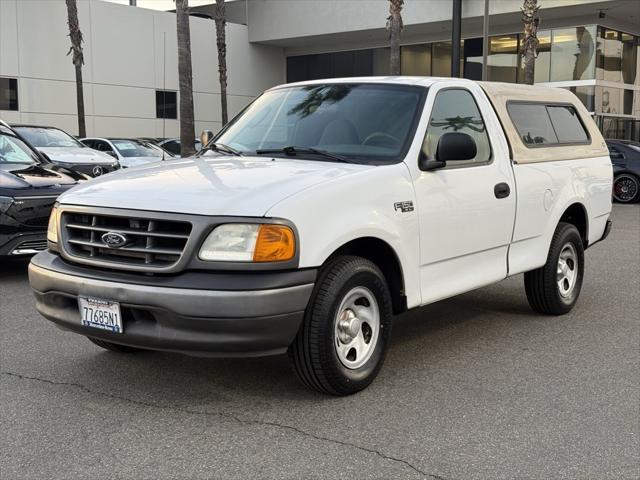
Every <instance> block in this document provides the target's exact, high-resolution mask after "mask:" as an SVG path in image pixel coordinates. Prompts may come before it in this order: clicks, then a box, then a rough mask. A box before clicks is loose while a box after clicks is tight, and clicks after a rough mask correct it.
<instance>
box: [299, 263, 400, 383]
mask: <svg viewBox="0 0 640 480" xmlns="http://www.w3.org/2000/svg"><path fill="white" fill-rule="evenodd" d="M356 312H357V315H356ZM392 316H393V312H392V306H391V295H390V293H389V287H388V286H387V282H386V280H385V277H384V275H383V273H382V272H381V271H380V269H379V268H378V267H377V266H376V265H375V264H374V263H372V262H370V261H369V260H366V259H364V258H361V257H356V256H341V257H337V258H336V259H335V260H333V261H331V262H330V263H329V264H328V265H327V266H326V267H325V268H324V269H323V271H322V272H321V274H320V276H319V278H318V282H317V283H316V287H315V288H314V292H313V294H312V295H311V299H310V301H309V305H308V306H307V310H306V311H305V316H304V321H303V323H302V325H301V327H300V330H299V331H298V334H297V336H296V338H295V340H294V341H293V343H292V344H291V346H290V347H289V358H290V359H291V362H292V364H293V367H294V370H295V372H296V375H297V376H298V378H299V379H300V380H301V381H302V382H303V383H304V384H305V385H307V386H308V387H310V388H312V389H315V390H318V391H320V392H323V393H327V394H331V395H351V394H353V393H356V392H359V391H360V390H363V389H364V388H366V387H367V386H368V385H369V384H370V383H371V382H372V381H373V380H374V378H375V377H376V375H377V374H378V372H379V371H380V368H381V367H382V363H383V361H384V356H385V353H386V349H387V344H388V341H389V335H390V333H391V323H392ZM367 340H368V341H367Z"/></svg>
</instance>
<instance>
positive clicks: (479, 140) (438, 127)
mask: <svg viewBox="0 0 640 480" xmlns="http://www.w3.org/2000/svg"><path fill="white" fill-rule="evenodd" d="M449 132H459V133H466V134H467V135H470V136H471V138H473V139H474V140H475V142H476V147H477V148H478V153H477V155H476V157H475V158H474V159H472V160H468V161H459V162H455V165H456V166H459V165H474V164H478V163H480V164H481V163H486V162H488V161H489V160H490V158H491V144H490V143H489V137H488V135H487V129H486V128H485V125H484V120H483V119H482V115H480V111H479V110H478V106H477V105H476V102H475V100H474V99H473V96H472V95H471V93H470V92H468V91H467V90H459V89H451V90H443V91H441V92H440V93H438V96H437V97H436V100H435V102H434V104H433V111H432V112H431V119H430V120H429V126H428V127H427V134H426V136H425V138H424V142H423V144H422V151H423V152H424V154H425V155H426V156H427V158H430V159H434V158H435V153H436V149H437V148H438V141H439V140H440V137H441V136H442V135H444V134H445V133H449Z"/></svg>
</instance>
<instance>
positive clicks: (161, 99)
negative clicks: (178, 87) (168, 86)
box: [156, 90, 178, 119]
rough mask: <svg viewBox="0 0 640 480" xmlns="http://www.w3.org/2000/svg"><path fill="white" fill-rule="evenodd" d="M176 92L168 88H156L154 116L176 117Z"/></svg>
mask: <svg viewBox="0 0 640 480" xmlns="http://www.w3.org/2000/svg"><path fill="white" fill-rule="evenodd" d="M177 105H178V94H177V93H176V92H171V91H168V90H156V118H173V119H176V118H178V108H177Z"/></svg>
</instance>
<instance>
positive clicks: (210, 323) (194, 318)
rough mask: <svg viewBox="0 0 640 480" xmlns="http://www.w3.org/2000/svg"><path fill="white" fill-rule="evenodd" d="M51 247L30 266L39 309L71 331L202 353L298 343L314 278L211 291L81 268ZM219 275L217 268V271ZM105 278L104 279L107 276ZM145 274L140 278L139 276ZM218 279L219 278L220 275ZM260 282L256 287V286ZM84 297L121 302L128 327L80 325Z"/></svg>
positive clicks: (270, 349) (245, 352)
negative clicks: (129, 279) (111, 328)
mask: <svg viewBox="0 0 640 480" xmlns="http://www.w3.org/2000/svg"><path fill="white" fill-rule="evenodd" d="M51 257H55V256H52V255H51V254H50V253H48V252H45V253H42V254H39V255H37V256H36V257H34V258H33V260H32V262H31V264H30V265H29V282H30V283H31V287H32V288H33V290H34V294H35V297H36V307H37V309H38V311H39V312H40V313H41V314H42V315H43V316H44V317H45V318H47V319H48V320H51V321H52V322H54V323H56V324H57V325H58V326H60V327H61V328H63V329H66V330H70V331H73V332H76V333H79V334H82V335H85V336H90V337H95V338H99V339H103V340H106V341H109V342H114V343H119V344H123V345H129V346H134V347H140V348H146V349H150V350H165V351H174V352H180V353H186V354H190V355H198V356H254V355H267V354H275V353H281V352H284V351H285V350H286V349H287V347H288V346H289V344H290V343H291V342H292V341H293V339H294V337H295V335H296V333H297V331H298V328H299V326H300V323H301V321H302V317H303V315H304V310H305V308H306V306H307V303H308V301H309V297H310V296H311V291H312V289H313V283H306V284H302V285H290V286H285V287H279V288H269V289H253V290H248V291H239V290H233V291H231V290H209V289H203V288H202V285H201V283H202V281H201V280H202V279H200V281H199V282H198V283H199V284H198V287H199V288H173V287H165V286H158V285H153V284H152V283H153V280H152V279H150V281H149V283H150V284H148V285H145V284H141V283H127V282H124V281H123V280H122V279H120V278H118V279H117V280H115V281H114V280H113V279H106V278H104V277H105V273H104V272H96V275H95V277H98V278H91V277H89V276H87V270H86V269H85V270H83V271H82V272H80V273H79V272H78V269H76V268H75V267H74V266H72V265H68V264H66V263H64V262H62V261H61V260H59V259H55V258H54V260H55V261H52V258H51ZM212 276H215V274H212ZM99 277H102V278H99ZM138 280H139V276H138ZM211 283H212V284H216V283H217V282H216V281H215V279H213V278H212V282H211ZM254 287H255V285H254ZM78 295H86V296H89V297H96V298H101V299H107V300H113V301H117V302H120V306H121V311H122V319H123V329H124V333H122V334H116V333H111V332H108V331H103V330H100V329H95V328H91V327H85V326H82V325H81V324H80V313H79V309H78V303H77V297H78Z"/></svg>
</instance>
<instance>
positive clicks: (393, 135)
mask: <svg viewBox="0 0 640 480" xmlns="http://www.w3.org/2000/svg"><path fill="white" fill-rule="evenodd" d="M611 186H612V167H611V161H610V159H609V154H608V150H607V146H606V145H605V142H604V140H603V138H602V136H601V134H600V132H599V131H598V129H597V127H596V125H595V124H594V122H593V121H592V120H591V118H590V116H589V114H588V112H587V110H586V109H585V108H584V107H583V105H582V104H581V103H580V101H579V100H578V99H577V98H576V97H575V96H574V95H573V94H572V93H570V92H569V91H567V90H562V89H552V88H546V87H532V86H523V85H511V84H500V83H481V82H473V81H469V80H462V79H451V78H449V79H444V78H442V79H439V78H417V77H386V78H375V77H374V78H355V79H354V78H350V79H339V80H330V81H327V80H322V81H313V82H306V83H298V84H289V85H283V86H279V87H275V88H272V89H270V90H268V91H267V92H265V93H264V94H263V95H261V96H260V97H258V98H257V99H256V100H255V101H254V102H253V103H252V104H251V105H250V106H248V107H247V108H246V109H245V110H244V111H243V112H241V113H240V114H239V115H238V116H237V117H236V118H235V119H233V121H231V122H230V123H229V124H228V125H226V126H225V127H224V128H223V129H222V130H221V131H220V132H219V133H218V134H217V135H216V136H215V137H213V138H212V139H211V140H210V141H209V142H208V143H207V145H206V147H205V148H204V149H203V150H202V151H201V152H199V153H198V155H197V156H196V157H194V158H188V159H180V160H172V161H169V162H163V163H162V164H154V165H150V166H140V167H136V168H131V169H128V170H125V171H119V172H116V173H113V174H111V175H108V176H106V177H102V178H97V179H95V180H92V181H90V182H87V183H86V184H85V185H82V186H79V187H75V188H73V189H72V190H70V191H69V192H67V193H65V194H63V195H62V196H61V197H60V198H59V202H58V204H57V206H56V208H55V210H54V212H53V213H52V215H51V220H50V224H49V231H48V241H49V244H48V245H49V248H48V251H46V252H43V253H40V254H38V255H37V256H36V257H34V258H33V259H32V261H31V264H30V266H29V278H30V282H31V286H32V288H33V290H34V292H35V297H36V302H37V309H38V311H39V312H40V313H41V314H42V315H43V316H44V317H46V318H47V319H49V320H51V321H52V322H55V323H56V324H57V325H58V326H60V327H61V328H63V329H66V330H69V331H72V332H76V333H79V334H81V335H84V336H86V337H88V338H89V340H91V341H92V342H94V343H95V344H97V345H99V346H101V347H103V348H106V349H109V350H115V351H134V350H137V349H148V350H163V351H170V352H180V353H186V354H190V355H205V356H207V355H212V356H253V355H268V354H277V353H283V352H286V351H288V352H289V355H290V358H291V360H292V363H293V366H294V370H295V372H296V373H297V375H298V377H299V378H300V379H301V380H302V381H303V382H304V383H305V384H307V385H308V386H310V387H312V388H315V389H317V390H319V391H322V392H326V393H330V394H334V395H346V394H351V393H354V392H357V391H359V390H361V389H363V388H365V387H366V386H367V385H369V384H370V383H371V381H372V380H373V379H374V378H375V376H376V374H377V373H378V371H379V370H380V367H381V366H382V363H383V359H384V355H385V350H386V348H387V344H388V342H389V336H390V333H391V326H392V319H393V317H394V315H397V314H399V313H401V312H404V311H406V310H408V309H412V308H416V307H419V306H421V305H426V304H429V303H432V302H435V301H438V300H440V299H444V298H447V297H451V296H454V295H457V294H460V293H463V292H467V291H469V290H472V289H476V288H479V287H482V286H485V285H488V284H491V283H494V282H498V281H500V280H502V279H504V278H506V277H510V276H513V275H517V274H520V273H524V286H525V291H526V297H527V299H528V301H529V303H530V305H531V307H532V308H533V309H534V310H535V311H537V312H540V313H543V314H550V315H560V314H563V313H566V312H568V311H569V310H571V308H572V307H573V306H574V305H575V304H576V301H577V300H578V296H579V294H580V289H581V285H582V282H583V275H584V271H585V254H584V252H585V249H587V248H588V247H590V246H591V245H593V244H594V243H596V242H598V241H600V240H602V239H604V238H605V237H606V236H607V234H608V232H609V229H610V227H611V223H610V221H609V215H610V212H611ZM428 320H429V319H428V318H425V321H428Z"/></svg>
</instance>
